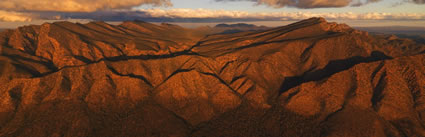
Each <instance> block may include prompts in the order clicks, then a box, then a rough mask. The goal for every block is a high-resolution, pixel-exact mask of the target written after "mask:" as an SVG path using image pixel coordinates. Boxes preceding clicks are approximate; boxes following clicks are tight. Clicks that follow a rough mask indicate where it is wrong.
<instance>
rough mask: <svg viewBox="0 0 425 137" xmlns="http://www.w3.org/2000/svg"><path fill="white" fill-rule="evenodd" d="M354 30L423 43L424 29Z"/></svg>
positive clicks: (373, 28) (392, 27) (377, 28)
mask: <svg viewBox="0 0 425 137" xmlns="http://www.w3.org/2000/svg"><path fill="white" fill-rule="evenodd" d="M356 29H359V30H363V31H368V32H371V33H373V34H388V35H396V36H398V37H400V38H408V39H412V40H415V41H417V42H420V43H425V27H406V26H387V27H356Z"/></svg>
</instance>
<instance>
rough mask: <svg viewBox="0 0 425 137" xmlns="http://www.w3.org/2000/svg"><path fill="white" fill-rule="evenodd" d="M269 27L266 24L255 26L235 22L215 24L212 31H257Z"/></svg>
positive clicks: (227, 32) (224, 32)
mask: <svg viewBox="0 0 425 137" xmlns="http://www.w3.org/2000/svg"><path fill="white" fill-rule="evenodd" d="M266 29H270V28H269V27H266V26H257V25H253V24H246V23H237V24H224V23H222V24H217V25H216V26H215V27H214V28H213V32H215V33H217V34H232V33H238V32H246V31H258V30H266Z"/></svg>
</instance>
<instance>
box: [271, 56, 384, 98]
mask: <svg viewBox="0 0 425 137" xmlns="http://www.w3.org/2000/svg"><path fill="white" fill-rule="evenodd" d="M387 59H392V57H390V56H387V55H385V54H384V53H382V52H380V51H373V52H372V53H371V55H370V56H369V57H361V56H354V57H351V58H348V59H342V60H334V61H330V62H329V64H328V65H326V66H325V67H324V68H323V69H319V70H316V71H312V72H306V73H304V74H303V75H300V76H294V77H286V78H285V81H284V82H283V83H282V85H281V86H280V89H279V94H282V93H284V92H286V91H288V90H289V89H292V88H294V87H297V86H299V85H301V84H302V83H307V82H311V81H319V80H322V79H325V78H328V77H330V76H332V75H334V74H335V73H338V72H341V71H344V70H348V69H350V68H351V67H353V66H355V65H357V64H360V63H368V62H375V61H380V60H387Z"/></svg>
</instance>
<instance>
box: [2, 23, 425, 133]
mask: <svg viewBox="0 0 425 137" xmlns="http://www.w3.org/2000/svg"><path fill="white" fill-rule="evenodd" d="M208 34H210V31H208V30H199V29H186V28H182V27H179V26H175V25H171V24H161V25H153V24H150V23H146V22H141V21H134V22H124V23H123V24H121V25H110V24H106V23H103V22H92V23H88V24H78V23H77V24H74V23H69V22H57V23H51V24H49V23H46V24H43V25H40V26H25V27H20V28H18V29H15V30H7V31H5V32H1V34H0V45H1V46H0V82H1V85H0V136H2V137H3V136H4V137H6V136H19V137H21V136H22V137H26V136H39V137H44V136H49V137H50V136H52V137H55V136H67V137H68V136H69V137H71V136H72V137H85V136H141V137H149V136H152V137H157V136H173V137H187V136H194V137H195V136H196V137H198V136H199V137H202V136H211V137H220V136H235V137H236V136H238V137H239V136H240V137H242V136H243V137H249V136H252V137H260V136H264V137H282V136H287V137H297V136H300V137H301V136H302V137H305V136H326V137H340V136H347V137H351V136H352V137H358V136H374V137H386V136H393V137H405V136H418V137H419V136H425V118H424V117H425V45H421V44H418V43H415V42H414V41H412V40H409V39H400V38H397V37H384V36H375V35H369V34H368V33H367V32H363V31H358V30H355V29H352V28H350V27H349V26H347V25H343V24H336V23H329V22H327V21H325V20H324V19H323V18H311V19H307V20H303V21H300V22H297V23H294V24H290V25H287V26H283V27H278V28H272V29H268V30H263V31H254V32H252V31H250V32H240V33H234V34H214V35H208Z"/></svg>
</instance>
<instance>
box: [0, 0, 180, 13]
mask: <svg viewBox="0 0 425 137" xmlns="http://www.w3.org/2000/svg"><path fill="white" fill-rule="evenodd" d="M143 4H152V5H157V6H170V5H172V4H171V2H170V1H169V0H1V1H0V9H3V10H11V11H59V12H93V11H98V10H107V9H130V8H132V7H135V6H139V5H143Z"/></svg>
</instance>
